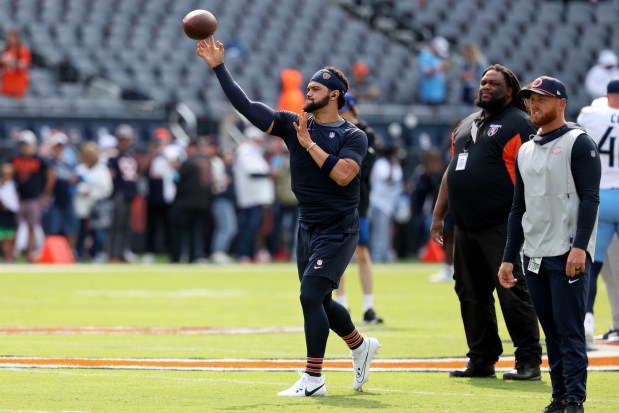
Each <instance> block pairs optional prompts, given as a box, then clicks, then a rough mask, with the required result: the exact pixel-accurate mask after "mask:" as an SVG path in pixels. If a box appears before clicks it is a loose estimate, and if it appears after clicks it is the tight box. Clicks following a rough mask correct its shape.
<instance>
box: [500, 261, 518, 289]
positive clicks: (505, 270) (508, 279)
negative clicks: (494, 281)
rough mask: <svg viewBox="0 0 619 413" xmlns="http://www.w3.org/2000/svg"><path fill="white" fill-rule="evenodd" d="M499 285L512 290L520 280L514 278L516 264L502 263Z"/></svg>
mask: <svg viewBox="0 0 619 413" xmlns="http://www.w3.org/2000/svg"><path fill="white" fill-rule="evenodd" d="M498 277H499V284H501V285H502V286H503V287H505V288H512V287H513V286H514V285H516V283H517V282H518V280H517V279H516V278H514V264H512V263H511V262H502V263H501V266H500V267H499V273H498Z"/></svg>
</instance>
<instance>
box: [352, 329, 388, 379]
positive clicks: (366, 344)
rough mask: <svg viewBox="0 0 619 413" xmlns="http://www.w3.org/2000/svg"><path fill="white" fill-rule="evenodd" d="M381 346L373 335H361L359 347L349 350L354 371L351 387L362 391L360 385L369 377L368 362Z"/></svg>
mask: <svg viewBox="0 0 619 413" xmlns="http://www.w3.org/2000/svg"><path fill="white" fill-rule="evenodd" d="M381 347H382V346H381V345H380V344H379V343H378V340H377V339H375V338H374V337H366V336H364V337H363V344H362V345H361V347H359V348H356V349H354V350H350V357H352V367H353V370H354V371H355V380H353V382H352V388H353V389H355V390H358V391H363V389H362V387H363V385H364V384H365V383H367V382H368V380H369V377H370V363H371V362H372V359H373V358H374V355H375V354H376V352H377V351H378V349H379V348H381Z"/></svg>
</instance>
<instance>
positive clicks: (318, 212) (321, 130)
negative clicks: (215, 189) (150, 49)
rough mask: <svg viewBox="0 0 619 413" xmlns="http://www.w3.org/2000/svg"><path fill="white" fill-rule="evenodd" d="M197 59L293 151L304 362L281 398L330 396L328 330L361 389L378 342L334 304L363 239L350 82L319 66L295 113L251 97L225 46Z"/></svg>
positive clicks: (213, 45)
mask: <svg viewBox="0 0 619 413" xmlns="http://www.w3.org/2000/svg"><path fill="white" fill-rule="evenodd" d="M196 54H197V55H198V56H200V57H201V58H202V59H204V61H205V62H206V63H207V64H208V66H209V67H211V68H212V69H213V71H214V72H215V75H216V76H217V79H218V80H219V83H220V84H221V87H222V89H223V91H224V93H225V94H226V96H227V97H228V99H230V102H231V103H232V105H233V106H234V107H235V109H236V110H238V111H239V112H240V113H241V114H242V115H244V116H245V117H246V118H247V119H248V120H249V121H250V122H251V123H252V124H254V125H255V126H256V127H257V128H258V129H260V130H262V131H264V132H266V133H268V134H271V135H274V136H279V137H281V138H282V139H283V140H284V142H285V143H286V146H287V147H288V151H289V152H290V168H291V178H292V190H293V192H294V194H295V196H296V197H297V199H298V201H299V211H300V217H299V230H298V235H297V240H298V243H297V270H298V276H299V280H300V282H301V292H300V300H301V306H302V309H303V319H304V329H305V343H306V350H307V354H306V355H307V364H306V368H305V373H303V374H302V376H301V379H299V380H298V381H297V382H296V383H295V384H294V385H292V387H290V388H289V389H286V390H283V391H281V392H279V393H278V395H279V396H324V395H326V393H327V391H326V387H325V381H324V377H323V376H322V364H323V359H324V354H325V349H326V345H327V338H328V336H329V329H331V330H333V331H334V332H335V333H336V334H337V335H338V336H340V337H341V338H342V339H343V340H344V341H345V343H346V344H347V345H348V347H349V348H350V350H351V357H352V361H353V369H354V370H355V378H354V380H353V389H355V390H359V391H360V390H362V387H363V385H364V384H365V383H366V382H367V381H368V378H369V373H370V370H369V369H370V362H371V361H372V358H373V357H374V355H375V354H376V352H377V351H378V349H379V348H380V344H379V343H378V340H376V339H375V338H370V337H364V336H362V335H361V334H360V333H359V332H358V331H357V329H356V327H355V325H354V324H353V322H352V320H351V318H350V314H349V313H348V310H347V309H346V308H345V307H344V306H342V305H340V304H339V303H337V302H336V301H335V300H333V299H332V292H333V290H334V289H336V288H337V287H338V284H339V281H340V278H341V277H342V274H343V273H344V270H345V269H346V267H347V266H348V263H349V262H350V259H351V258H352V256H353V253H354V251H355V247H356V245H357V240H358V238H359V215H358V211H357V208H358V206H359V196H360V195H359V186H360V177H359V171H360V166H361V162H362V161H363V158H364V156H365V155H366V152H367V148H368V141H367V137H366V135H365V133H363V132H362V131H361V130H360V129H359V128H357V127H356V126H355V125H353V124H352V123H350V122H349V121H347V120H345V119H343V118H342V117H341V116H340V115H339V113H338V109H339V108H341V107H343V106H344V104H345V103H346V98H345V96H344V94H345V93H346V92H347V90H348V80H347V79H346V77H345V76H344V74H343V73H342V72H341V71H340V70H338V69H336V68H335V67H331V66H329V67H325V68H323V69H320V70H319V71H317V72H316V73H315V74H314V75H313V76H312V79H311V80H310V82H309V83H308V85H307V92H306V100H305V103H304V105H303V109H302V111H301V113H299V114H296V113H293V112H288V111H280V110H274V109H272V108H270V107H268V106H266V105H265V104H263V103H260V102H254V101H251V100H249V98H248V97H247V96H246V95H245V93H244V92H243V90H242V89H241V88H240V86H239V85H238V84H237V83H236V82H235V81H234V79H233V78H232V76H231V75H230V73H229V72H228V70H227V69H226V66H225V65H224V45H223V44H222V43H221V42H219V41H218V42H215V39H214V38H213V37H212V36H211V37H210V38H209V39H208V41H207V40H203V41H201V42H199V43H198V46H197V50H196Z"/></svg>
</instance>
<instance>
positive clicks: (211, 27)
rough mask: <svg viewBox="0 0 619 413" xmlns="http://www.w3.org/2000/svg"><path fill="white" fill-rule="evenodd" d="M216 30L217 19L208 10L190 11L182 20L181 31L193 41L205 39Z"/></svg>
mask: <svg viewBox="0 0 619 413" xmlns="http://www.w3.org/2000/svg"><path fill="white" fill-rule="evenodd" d="M215 30H217V19H216V18H215V16H214V15H213V13H211V12H210V11H208V10H194V11H190V12H189V13H187V14H186V15H185V17H184V18H183V31H184V32H185V35H187V37H189V38H190V39H193V40H203V39H207V38H209V37H210V36H212V35H213V33H215Z"/></svg>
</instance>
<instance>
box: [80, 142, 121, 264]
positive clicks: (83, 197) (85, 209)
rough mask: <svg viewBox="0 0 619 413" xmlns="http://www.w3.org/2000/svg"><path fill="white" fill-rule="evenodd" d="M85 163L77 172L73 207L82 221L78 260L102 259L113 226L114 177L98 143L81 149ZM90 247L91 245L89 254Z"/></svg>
mask: <svg viewBox="0 0 619 413" xmlns="http://www.w3.org/2000/svg"><path fill="white" fill-rule="evenodd" d="M81 150H82V161H81V163H79V164H78V165H77V167H76V168H75V172H76V173H77V176H78V183H77V185H76V187H75V198H74V199H73V205H74V207H75V214H76V216H77V218H78V220H79V232H78V237H77V243H76V246H75V251H76V253H77V257H78V258H81V259H84V258H86V257H87V256H89V257H90V258H94V259H100V257H101V254H102V253H103V249H104V242H105V235H106V230H107V229H108V228H109V226H110V225H111V223H112V213H113V211H112V208H113V201H112V199H110V196H111V195H112V190H113V184H112V175H111V174H110V170H109V169H108V168H107V166H106V164H105V163H103V162H102V160H101V158H100V150H99V147H98V146H97V144H96V143H94V142H85V143H84V144H83V145H82V149H81ZM87 244H89V245H90V248H88V251H86V246H87Z"/></svg>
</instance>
